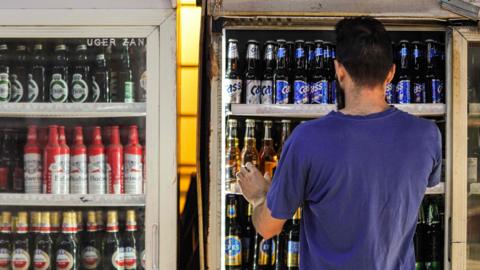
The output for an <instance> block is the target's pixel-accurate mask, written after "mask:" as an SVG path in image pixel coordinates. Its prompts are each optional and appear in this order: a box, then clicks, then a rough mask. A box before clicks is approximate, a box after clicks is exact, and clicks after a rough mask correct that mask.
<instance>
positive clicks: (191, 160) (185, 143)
mask: <svg viewBox="0 0 480 270" xmlns="http://www.w3.org/2000/svg"><path fill="white" fill-rule="evenodd" d="M196 131H197V118H196V117H187V116H184V117H180V121H179V138H180V140H179V146H178V148H179V151H178V152H179V159H180V160H179V161H178V163H179V164H180V165H182V164H185V165H194V164H195V161H196V155H195V153H196V149H197V148H196V143H197V142H196V137H197V136H196V134H197V133H196Z"/></svg>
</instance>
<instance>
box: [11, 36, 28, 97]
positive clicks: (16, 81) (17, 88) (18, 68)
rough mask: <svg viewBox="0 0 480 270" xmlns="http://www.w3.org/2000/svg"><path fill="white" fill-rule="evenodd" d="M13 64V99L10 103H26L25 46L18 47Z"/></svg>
mask: <svg viewBox="0 0 480 270" xmlns="http://www.w3.org/2000/svg"><path fill="white" fill-rule="evenodd" d="M13 63H14V64H12V65H11V71H10V82H11V83H12V98H11V99H10V102H20V101H26V99H27V93H26V92H27V47H26V46H25V45H18V46H17V48H16V50H15V57H14V61H13Z"/></svg>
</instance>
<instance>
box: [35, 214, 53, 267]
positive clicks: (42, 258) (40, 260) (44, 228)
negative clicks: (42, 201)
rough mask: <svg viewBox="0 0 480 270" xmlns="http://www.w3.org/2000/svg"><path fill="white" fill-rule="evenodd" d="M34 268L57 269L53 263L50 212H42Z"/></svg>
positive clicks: (36, 240)
mask: <svg viewBox="0 0 480 270" xmlns="http://www.w3.org/2000/svg"><path fill="white" fill-rule="evenodd" d="M33 250H34V252H33V269H34V270H51V269H55V266H54V263H53V256H52V255H53V252H54V250H53V240H52V237H51V236H50V212H41V226H40V233H39V234H38V235H37V237H36V238H35V243H34V245H33Z"/></svg>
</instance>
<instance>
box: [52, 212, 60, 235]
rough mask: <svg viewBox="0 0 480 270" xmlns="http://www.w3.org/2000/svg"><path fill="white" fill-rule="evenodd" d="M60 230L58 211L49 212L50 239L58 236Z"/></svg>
mask: <svg viewBox="0 0 480 270" xmlns="http://www.w3.org/2000/svg"><path fill="white" fill-rule="evenodd" d="M61 230H62V227H61V223H60V211H52V212H50V235H51V236H52V239H57V238H58V237H59V236H60V233H61Z"/></svg>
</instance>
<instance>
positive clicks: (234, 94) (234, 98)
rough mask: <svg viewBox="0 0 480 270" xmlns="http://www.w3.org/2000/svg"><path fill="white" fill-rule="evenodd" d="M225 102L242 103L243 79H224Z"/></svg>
mask: <svg viewBox="0 0 480 270" xmlns="http://www.w3.org/2000/svg"><path fill="white" fill-rule="evenodd" d="M223 89H224V90H223V92H224V95H225V96H224V98H225V103H240V100H241V95H242V80H240V79H223Z"/></svg>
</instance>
